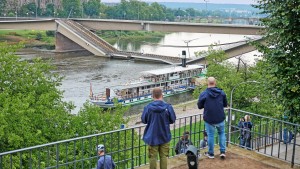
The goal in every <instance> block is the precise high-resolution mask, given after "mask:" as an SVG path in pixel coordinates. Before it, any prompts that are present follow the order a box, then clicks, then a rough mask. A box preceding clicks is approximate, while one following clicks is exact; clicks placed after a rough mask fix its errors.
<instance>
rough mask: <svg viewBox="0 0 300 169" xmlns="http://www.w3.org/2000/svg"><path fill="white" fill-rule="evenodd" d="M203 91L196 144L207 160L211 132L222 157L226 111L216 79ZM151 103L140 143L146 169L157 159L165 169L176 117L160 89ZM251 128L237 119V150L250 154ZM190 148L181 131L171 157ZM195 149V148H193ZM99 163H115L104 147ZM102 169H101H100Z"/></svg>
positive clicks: (109, 166)
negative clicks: (200, 128) (201, 124)
mask: <svg viewBox="0 0 300 169" xmlns="http://www.w3.org/2000/svg"><path fill="white" fill-rule="evenodd" d="M207 84H208V85H207V89H206V90H205V91H203V92H202V93H201V94H200V95H199V99H198V102H197V106H198V108H199V109H204V111H203V120H204V122H205V130H204V131H201V132H202V133H203V137H202V139H201V140H200V143H199V147H200V149H206V148H207V149H208V150H207V152H205V153H204V155H205V156H207V157H208V158H209V159H213V158H215V152H214V150H215V149H214V145H215V143H214V141H215V131H216V130H217V133H218V138H219V140H218V141H219V146H220V149H219V151H220V154H219V157H220V158H221V159H225V157H226V137H225V112H224V108H225V107H227V106H228V105H227V97H226V94H225V92H224V91H223V90H222V89H220V88H218V87H216V84H217V83H216V79H215V78H214V77H209V78H208V79H207ZM152 97H153V101H152V102H151V103H149V104H148V105H146V106H145V107H144V110H143V113H142V116H141V120H142V123H144V124H146V128H145V130H144V135H143V138H142V139H143V140H144V142H145V143H146V144H147V145H148V154H149V156H148V157H149V161H150V169H156V168H157V157H158V156H159V165H160V168H161V169H167V168H168V163H167V158H168V156H169V150H170V141H171V138H172V135H171V131H170V124H173V123H174V122H175V120H176V114H175V112H174V109H173V107H172V105H170V104H168V103H166V102H165V101H164V100H163V94H162V90H161V89H160V88H155V89H153V92H152ZM252 128H253V124H252V122H251V119H250V116H249V115H246V116H245V117H242V118H240V121H239V123H238V129H239V131H240V133H239V142H240V147H243V148H246V149H248V150H251V137H252V136H251V130H252ZM292 137H294V136H293V134H292V133H290V132H289V131H288V130H287V129H284V140H285V142H290V141H291V139H292ZM191 145H193V143H192V141H191V140H190V132H189V131H184V132H183V134H182V136H181V137H180V138H179V140H178V142H177V144H176V147H175V153H176V154H182V153H186V151H187V150H188V148H189V146H191ZM197 145H198V144H197ZM97 150H98V155H99V156H100V157H99V160H98V164H97V169H102V168H103V167H104V168H105V169H114V168H115V166H116V165H115V163H114V161H113V159H112V158H111V156H109V155H105V151H104V145H99V146H98V148H97ZM101 167H102V168H101Z"/></svg>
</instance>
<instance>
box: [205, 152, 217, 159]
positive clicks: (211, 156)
mask: <svg viewBox="0 0 300 169" xmlns="http://www.w3.org/2000/svg"><path fill="white" fill-rule="evenodd" d="M204 155H205V156H206V157H208V158H210V159H214V158H215V156H214V155H213V154H209V153H208V152H205V153H204Z"/></svg>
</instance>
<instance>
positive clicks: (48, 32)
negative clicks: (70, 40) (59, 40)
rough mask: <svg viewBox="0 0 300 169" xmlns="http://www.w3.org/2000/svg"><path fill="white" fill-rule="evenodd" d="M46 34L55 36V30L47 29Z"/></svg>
mask: <svg viewBox="0 0 300 169" xmlns="http://www.w3.org/2000/svg"><path fill="white" fill-rule="evenodd" d="M46 35H47V36H48V37H54V36H55V31H46Z"/></svg>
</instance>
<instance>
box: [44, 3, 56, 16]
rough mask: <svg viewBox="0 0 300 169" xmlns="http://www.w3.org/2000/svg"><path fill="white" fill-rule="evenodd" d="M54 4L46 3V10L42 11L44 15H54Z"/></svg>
mask: <svg viewBox="0 0 300 169" xmlns="http://www.w3.org/2000/svg"><path fill="white" fill-rule="evenodd" d="M54 7H55V6H54V4H53V3H48V4H47V5H46V11H45V13H44V15H45V16H51V17H55V16H54V15H55V13H54V12H55V10H54Z"/></svg>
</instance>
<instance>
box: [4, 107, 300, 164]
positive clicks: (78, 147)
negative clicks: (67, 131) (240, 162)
mask: <svg viewBox="0 0 300 169" xmlns="http://www.w3.org/2000/svg"><path fill="white" fill-rule="evenodd" d="M229 114H230V113H229ZM245 115H250V116H251V119H252V120H251V121H252V123H253V128H252V131H251V132H252V139H251V146H250V147H249V149H250V150H253V151H257V152H259V153H262V154H265V155H269V156H272V157H275V158H279V159H282V160H284V161H288V162H291V165H292V166H294V164H298V165H300V159H299V157H300V145H299V143H297V142H296V140H297V139H296V138H298V137H297V136H299V135H297V134H296V133H297V131H299V130H300V125H298V124H292V123H288V122H285V121H282V120H278V119H274V118H269V117H265V116H261V115H257V114H254V113H250V112H246V111H242V110H237V109H232V113H231V115H229V116H227V117H228V119H227V121H228V120H229V118H231V117H234V118H232V120H231V125H230V124H228V123H227V127H228V128H227V129H226V136H227V138H230V141H228V143H230V144H233V145H240V144H239V142H240V140H239V138H238V137H239V135H240V131H239V128H238V120H237V119H238V118H239V117H244V116H245ZM170 127H171V132H172V140H171V142H170V152H169V155H170V157H172V156H175V155H176V154H175V147H176V143H177V142H178V140H179V139H180V138H181V136H182V134H183V132H185V131H189V133H190V140H191V141H192V142H193V144H194V145H195V146H196V147H198V148H199V146H200V144H199V143H200V140H201V139H203V137H204V136H203V131H204V130H205V129H204V121H203V116H202V114H194V115H190V116H185V117H181V118H178V119H177V120H176V121H175V123H174V124H172V125H171V126H170ZM144 129H145V125H140V126H136V127H131V128H126V129H120V130H115V131H110V132H105V133H99V134H94V135H89V136H85V137H77V138H72V139H68V140H63V141H58V142H53V143H48V144H43V145H39V146H33V147H29V148H24V149H19V150H14V151H9V152H3V153H0V169H12V168H18V169H19V168H20V169H22V168H26V169H27V168H34V169H35V168H47V169H52V168H63V169H67V168H74V169H75V168H84V169H86V168H89V169H91V168H95V167H96V164H97V160H98V156H97V151H96V145H98V144H104V145H105V149H106V153H107V154H109V155H111V156H112V157H113V160H114V161H115V163H116V165H117V168H120V169H121V168H122V169H123V168H135V167H138V166H143V165H145V164H147V163H148V162H149V160H148V151H147V146H146V144H145V143H144V141H143V140H142V135H143V131H144ZM287 130H291V131H292V132H293V133H294V134H295V136H294V137H295V139H293V140H292V142H291V143H288V144H282V143H283V142H284V139H283V135H284V134H286V131H287ZM228 133H229V134H228ZM215 139H216V140H218V138H217V137H216V138H215ZM227 140H228V139H227ZM216 143H217V142H216Z"/></svg>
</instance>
